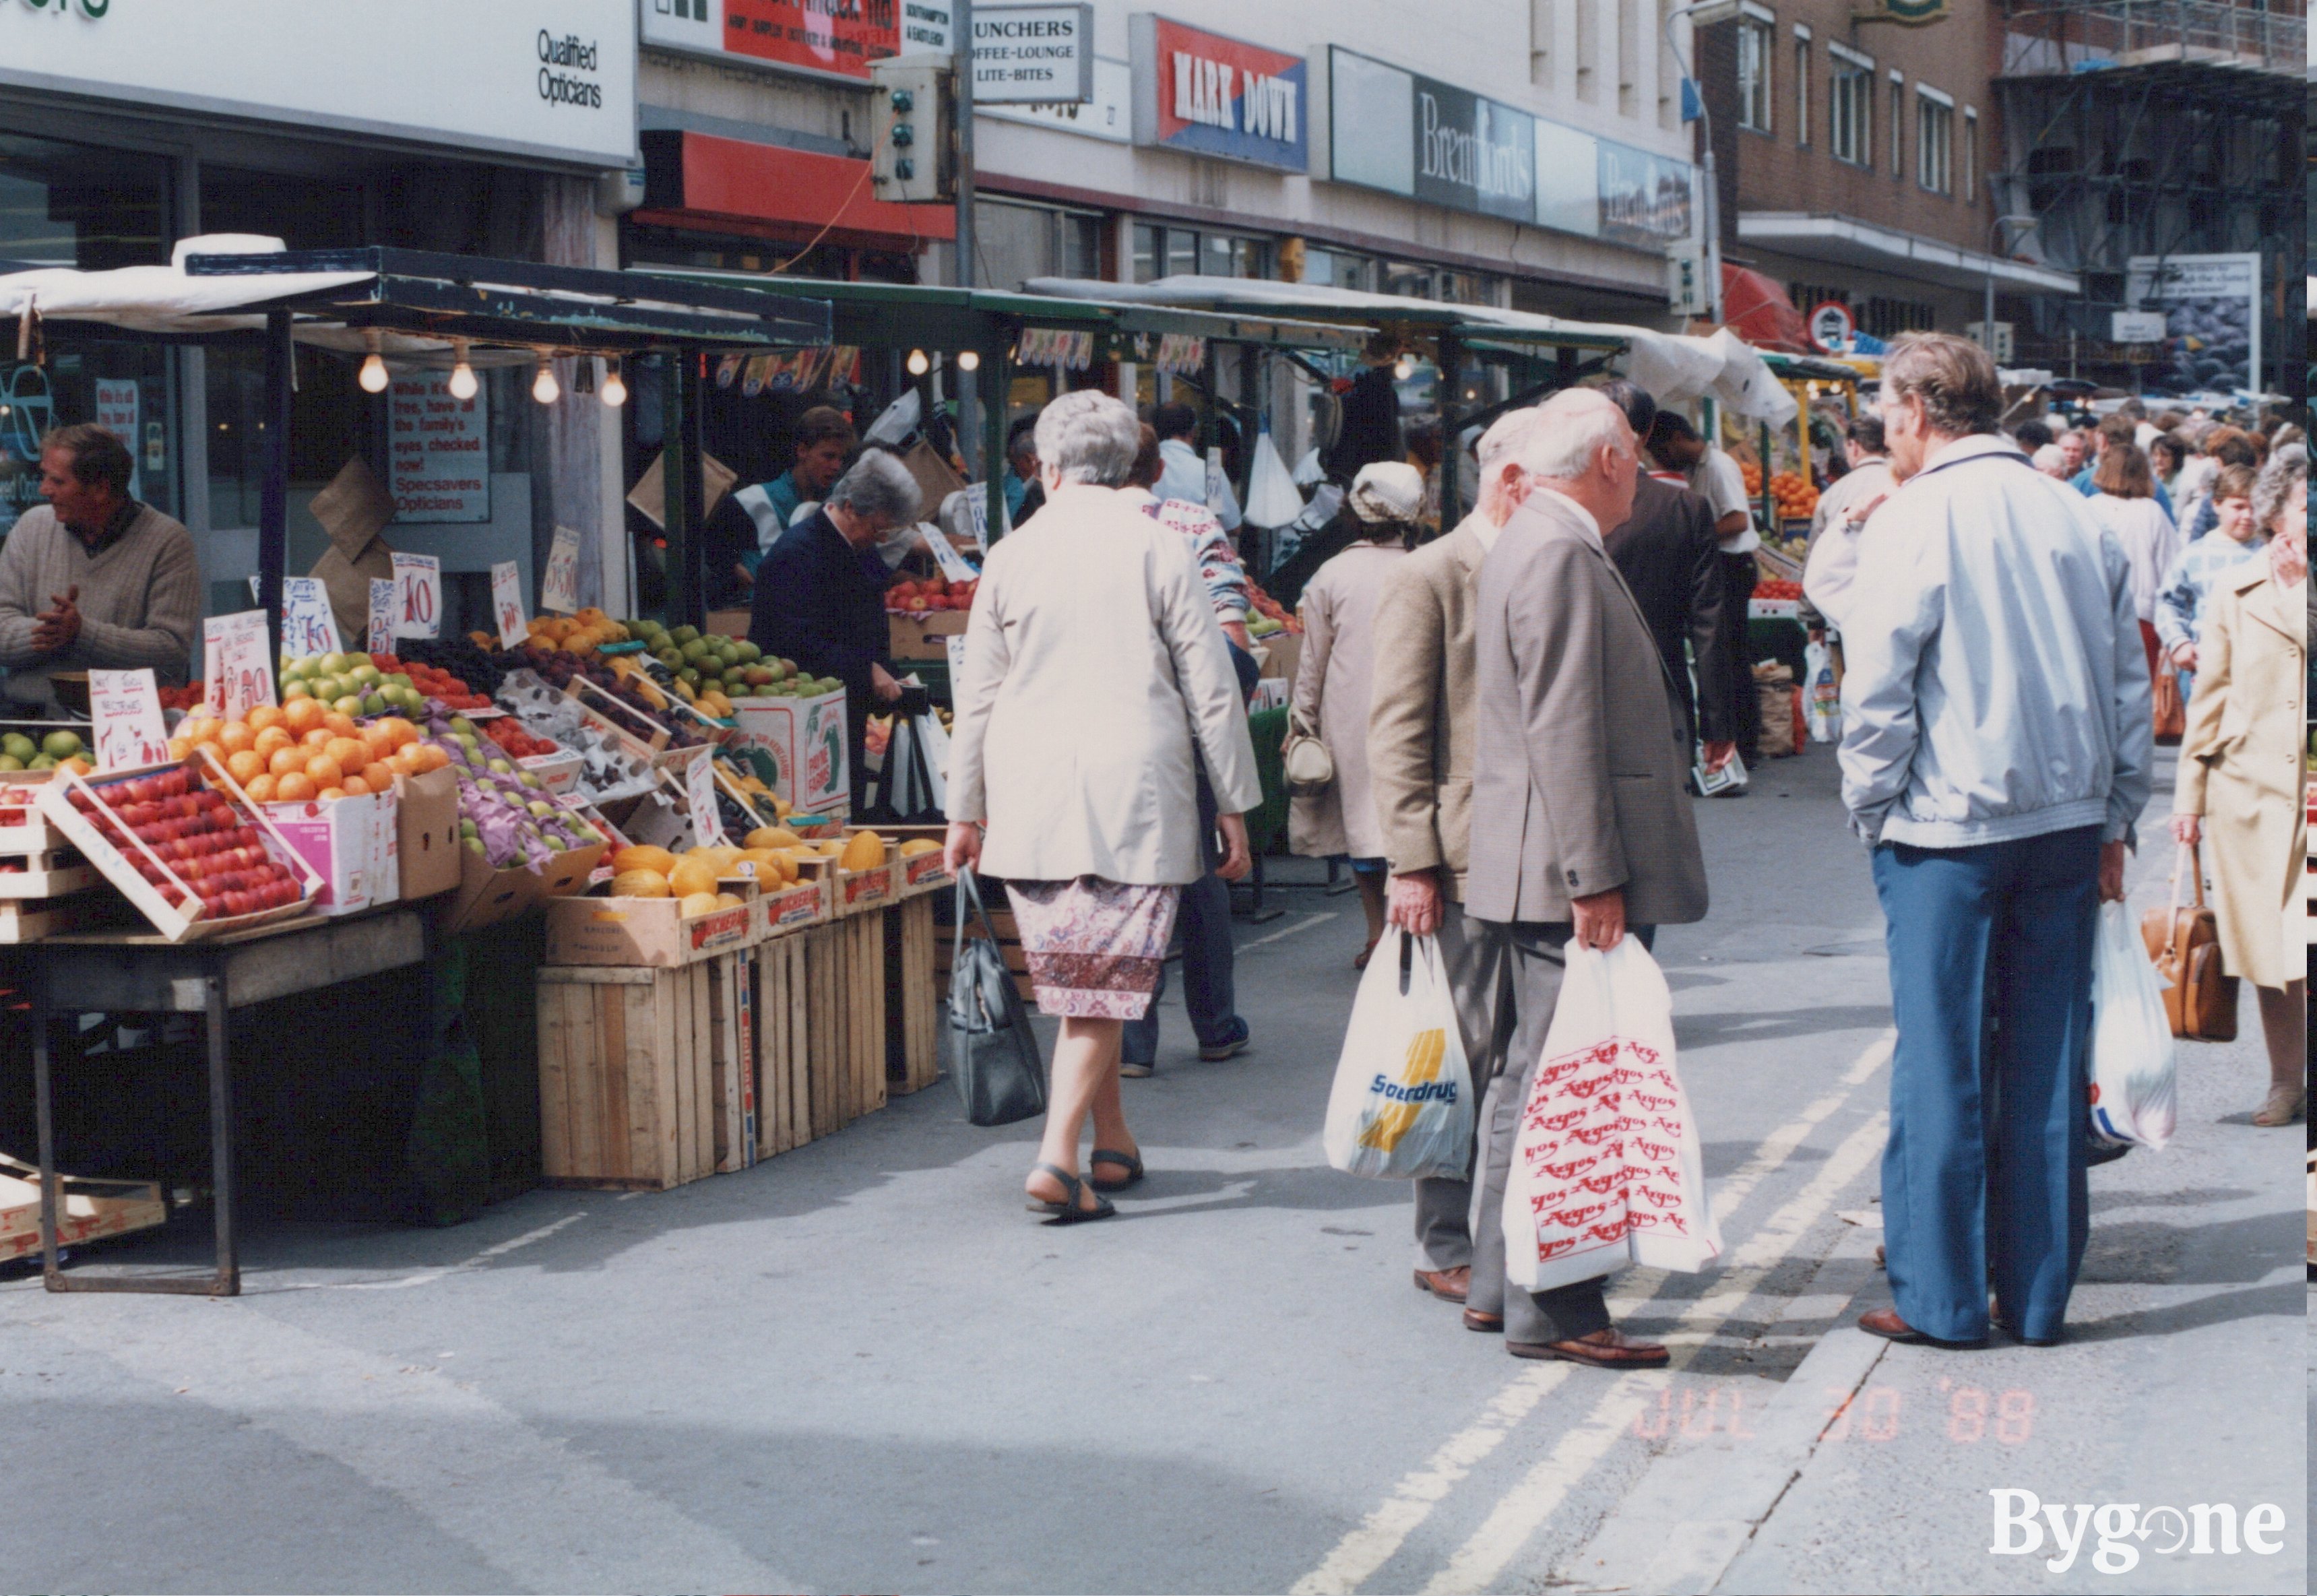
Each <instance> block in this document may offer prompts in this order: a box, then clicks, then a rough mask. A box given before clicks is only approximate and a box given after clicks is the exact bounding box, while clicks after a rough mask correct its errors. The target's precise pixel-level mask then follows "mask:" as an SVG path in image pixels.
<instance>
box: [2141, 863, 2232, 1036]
mask: <svg viewBox="0 0 2317 1596" xmlns="http://www.w3.org/2000/svg"><path fill="white" fill-rule="evenodd" d="M2183 865H2185V866H2187V873H2188V880H2189V882H2190V884H2191V885H2192V887H2194V890H2195V898H2194V901H2193V902H2191V903H2187V904H2183V903H2181V901H2180V871H2181V867H2182V866H2183ZM2140 940H2141V941H2143V942H2144V943H2146V944H2147V946H2148V957H2149V958H2151V959H2153V960H2154V961H2155V964H2156V973H2157V974H2158V975H2160V976H2163V977H2164V978H2165V980H2166V981H2168V982H2169V983H2170V985H2167V986H2166V987H2165V989H2164V1017H2165V1018H2166V1019H2168V1020H2169V1021H2171V1022H2172V1034H2173V1035H2174V1036H2176V1037H2179V1038H2182V1039H2185V1040H2187V1041H2192V1042H2233V1041H2235V1040H2236V1039H2237V978H2236V977H2235V976H2232V975H2229V974H2227V973H2226V972H2224V971H2223V969H2222V968H2221V932H2220V926H2219V923H2218V922H2217V921H2216V920H2215V919H2214V915H2213V912H2212V910H2210V909H2208V908H2206V907H2205V872H2204V869H2203V868H2202V865H2201V863H2200V861H2199V860H2198V859H2197V857H2196V850H2195V849H2194V848H2183V849H2181V850H2180V856H2179V859H2178V861H2177V862H2176V863H2175V864H2174V865H2173V867H2172V892H2171V897H2170V901H2169V903H2168V904H2167V905H2166V906H2165V907H2163V908H2161V909H2151V910H2149V911H2148V912H2147V913H2146V914H2143V915H2141V917H2140Z"/></svg>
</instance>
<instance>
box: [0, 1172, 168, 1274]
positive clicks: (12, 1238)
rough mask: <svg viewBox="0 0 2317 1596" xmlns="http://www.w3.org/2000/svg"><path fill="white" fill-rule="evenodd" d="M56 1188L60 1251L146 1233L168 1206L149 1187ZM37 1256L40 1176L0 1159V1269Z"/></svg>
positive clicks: (65, 1183) (63, 1180)
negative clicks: (59, 1204)
mask: <svg viewBox="0 0 2317 1596" xmlns="http://www.w3.org/2000/svg"><path fill="white" fill-rule="evenodd" d="M58 1184H59V1187H60V1190H59V1192H58V1195H60V1196H61V1197H62V1198H63V1199H64V1213H63V1214H62V1215H61V1216H59V1217H58V1220H57V1244H58V1246H60V1247H70V1246H77V1245H79V1244H81V1243H83V1242H93V1241H101V1240H103V1238H105V1237H107V1236H114V1235H129V1234H130V1232H132V1231H138V1230H151V1229H154V1228H155V1227H157V1226H161V1225H164V1224H166V1223H167V1222H168V1217H169V1205H168V1202H167V1200H166V1199H165V1198H164V1197H163V1195H162V1192H161V1188H160V1187H159V1186H157V1185H155V1184H153V1183H152V1182H150V1181H84V1180H81V1179H79V1178H78V1177H76V1176H73V1175H63V1176H60V1177H59V1181H58ZM39 1251H40V1172H39V1170H38V1169H36V1168H35V1167H33V1166H32V1165H31V1164H19V1163H18V1162H17V1161H16V1160H14V1159H13V1158H10V1157H8V1156H6V1155H0V1263H5V1262H11V1261H13V1260H14V1259H18V1258H30V1257H31V1256H32V1255H33V1254H34V1253H38V1252H39Z"/></svg>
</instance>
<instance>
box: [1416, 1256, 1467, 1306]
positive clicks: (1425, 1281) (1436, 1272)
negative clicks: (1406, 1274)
mask: <svg viewBox="0 0 2317 1596" xmlns="http://www.w3.org/2000/svg"><path fill="white" fill-rule="evenodd" d="M1416 1288H1417V1289H1418V1291H1429V1292H1431V1293H1432V1295H1433V1296H1435V1297H1438V1298H1439V1299H1440V1300H1441V1301H1443V1302H1462V1301H1463V1300H1464V1297H1465V1294H1466V1293H1467V1292H1469V1291H1470V1290H1472V1265H1471V1264H1469V1263H1460V1264H1458V1265H1457V1266H1456V1267H1455V1268H1454V1269H1419V1270H1418V1271H1416Z"/></svg>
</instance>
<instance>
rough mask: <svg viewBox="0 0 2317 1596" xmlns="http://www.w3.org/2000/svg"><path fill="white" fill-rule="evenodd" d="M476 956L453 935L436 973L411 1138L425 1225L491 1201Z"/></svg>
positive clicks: (457, 1219)
mask: <svg viewBox="0 0 2317 1596" xmlns="http://www.w3.org/2000/svg"><path fill="white" fill-rule="evenodd" d="M469 958H470V955H469V950H468V946H467V942H466V940H465V939H464V938H452V940H451V941H449V942H447V943H446V944H445V945H444V946H443V950H442V952H441V953H440V955H439V956H438V957H437V958H435V960H434V967H433V969H432V970H431V971H430V975H431V976H432V979H431V980H430V981H429V983H428V985H429V986H430V987H431V988H432V991H431V993H430V994H429V995H430V998H431V1003H430V1004H429V1008H428V1014H427V1021H428V1022H427V1029H426V1035H427V1040H428V1043H429V1046H428V1047H427V1049H426V1056H425V1059H424V1060H422V1061H421V1063H420V1065H419V1071H418V1092H417V1099H416V1102H414V1103H413V1104H412V1106H411V1113H410V1132H409V1137H408V1140H407V1143H406V1147H407V1155H408V1158H409V1163H410V1177H411V1182H412V1184H413V1186H414V1187H415V1188H416V1190H415V1193H414V1196H415V1199H416V1201H415V1203H414V1205H413V1209H414V1211H413V1214H412V1217H413V1218H414V1219H416V1221H417V1222H418V1223H420V1224H431V1225H459V1224H463V1223H465V1222H466V1221H467V1220H469V1219H471V1218H473V1217H475V1215H476V1214H478V1213H479V1212H480V1211H481V1210H482V1208H483V1205H484V1204H485V1203H487V1202H488V1201H489V1200H490V1145H489V1137H488V1131H487V1129H486V1127H485V1115H484V1111H483V1065H482V1057H481V1055H480V1054H479V1052H478V1051H477V1050H476V1048H475V1043H474V1040H473V1039H472V1038H471V1037H470V1035H469V1034H468V1029H467V1019H466V1015H465V1014H464V1013H463V1012H462V1010H463V1008H464V1006H465V1004H466V1002H467V985H468V982H467V975H468V967H469Z"/></svg>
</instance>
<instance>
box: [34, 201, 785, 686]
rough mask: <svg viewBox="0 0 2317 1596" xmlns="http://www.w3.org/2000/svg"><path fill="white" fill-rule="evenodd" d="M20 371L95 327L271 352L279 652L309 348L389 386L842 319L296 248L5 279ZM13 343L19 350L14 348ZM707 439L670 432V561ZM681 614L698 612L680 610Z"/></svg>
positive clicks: (685, 375) (493, 266)
mask: <svg viewBox="0 0 2317 1596" xmlns="http://www.w3.org/2000/svg"><path fill="white" fill-rule="evenodd" d="M7 320H13V321H14V322H15V324H16V325H15V327H14V329H13V330H14V343H15V348H16V352H17V357H18V358H19V359H20V360H22V359H32V358H38V354H39V351H40V346H41V342H42V325H43V324H44V323H50V322H53V323H58V324H64V325H69V324H73V323H95V324H100V325H107V326H112V327H118V328H120V329H121V330H122V331H124V332H128V333H131V334H138V335H140V336H143V337H146V338H150V339H153V340H156V341H158V342H166V343H240V342H260V343H262V344H263V346H264V351H265V388H266V396H267V397H266V412H265V414H266V415H267V417H268V420H269V425H268V427H267V429H266V455H265V464H264V486H263V491H262V494H261V496H260V500H259V513H258V563H259V594H258V603H259V606H260V607H261V608H262V609H264V611H265V612H266V614H267V616H268V617H269V618H270V620H271V623H272V625H273V629H274V634H275V635H274V639H273V641H274V646H275V648H276V651H277V652H278V651H279V647H280V643H281V638H280V630H279V629H280V626H281V614H282V575H283V570H282V566H283V562H284V559H285V557H286V545H287V523H288V499H289V474H290V456H289V449H290V407H291V381H292V378H293V375H294V373H293V362H292V359H291V351H292V345H293V343H308V344H311V345H314V346H317V347H320V348H327V349H332V350H336V351H339V352H345V353H348V354H358V353H365V352H368V351H370V350H371V348H372V347H373V345H372V343H371V340H372V338H373V337H375V339H376V344H375V347H376V349H377V351H378V352H379V353H380V356H381V358H382V359H383V360H384V361H386V363H387V364H388V366H389V370H391V369H393V368H395V367H405V368H412V369H418V368H431V369H441V368H443V367H447V366H449V365H451V364H452V362H453V361H455V360H457V359H459V358H461V357H462V356H463V357H465V358H466V359H468V360H469V361H470V363H473V364H493V363H502V362H505V361H532V360H536V359H539V358H541V356H551V355H576V354H586V355H595V354H617V355H628V354H640V353H645V352H653V351H661V350H668V351H680V352H687V353H706V352H716V351H722V350H751V351H753V350H760V349H765V348H776V347H790V346H799V345H805V346H810V345H819V344H824V343H828V342H829V325H830V318H829V308H828V306H827V304H826V303H825V302H822V301H819V300H814V299H807V298H803V297H801V296H789V295H772V294H765V293H762V292H754V293H740V292H735V291H732V290H726V289H722V288H720V287H717V286H715V285H713V284H709V283H700V282H681V281H672V280H668V279H664V278H659V277H654V276H647V275H643V274H639V273H634V272H599V271H592V270H586V269H582V268H576V267H561V266H543V265H536V264H533V263H529V262H524V261H503V260H490V259H484V258H480V257H477V256H470V255H449V254H430V253H425V252H420V251H414V250H400V249H386V248H375V247H373V248H362V249H343V250H300V251H291V250H285V249H284V248H282V243H281V241H280V240H279V239H273V238H260V237H251V236H211V237H207V238H190V239H187V240H185V241H183V243H181V244H179V245H177V247H176V249H175V251H174V254H173V256H172V258H171V260H170V263H169V264H168V265H166V266H126V267H121V268H119V269H117V270H115V271H111V272H75V271H69V270H63V269H42V270H35V271H25V272H0V321H7ZM0 335H4V334H0ZM692 364H693V362H692V361H684V360H672V361H666V362H665V380H666V385H667V390H668V391H667V394H666V399H667V411H668V414H669V415H671V416H672V417H684V416H687V415H693V413H694V412H695V411H696V409H697V398H696V393H694V392H693V389H695V388H696V386H697V385H696V382H695V381H693V379H691V374H690V372H689V371H688V370H687V368H688V367H690V366H691V365H692ZM695 430H696V429H694V428H693V427H691V426H684V425H679V426H675V427H672V428H671V429H670V439H671V441H670V446H669V452H670V459H669V461H668V466H669V481H670V483H671V484H672V485H674V487H673V489H672V491H671V493H670V495H669V500H670V503H669V506H668V525H669V529H670V532H669V538H670V542H671V544H675V543H677V542H679V540H680V539H683V538H684V536H685V535H686V534H687V533H688V532H690V531H693V529H695V528H696V527H697V526H698V524H699V520H700V516H699V505H700V504H701V492H700V462H699V459H698V458H697V454H696V450H693V449H691V448H688V447H686V444H687V442H688V441H689V440H690V439H691V438H692V437H693V434H694V432H695ZM696 596H697V595H693V594H689V593H677V594H676V595H675V602H676V604H677V606H678V608H679V609H682V608H685V607H687V606H692V605H693V602H694V601H695V599H696Z"/></svg>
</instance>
